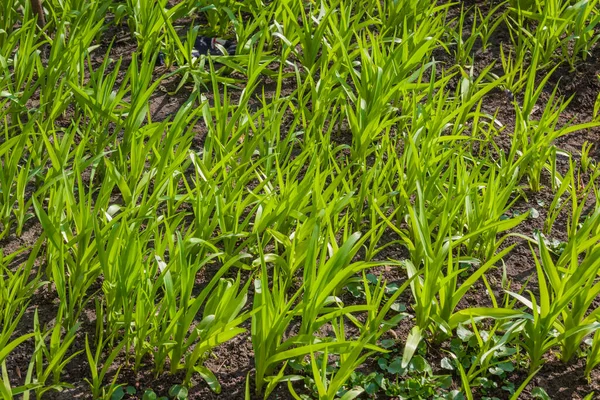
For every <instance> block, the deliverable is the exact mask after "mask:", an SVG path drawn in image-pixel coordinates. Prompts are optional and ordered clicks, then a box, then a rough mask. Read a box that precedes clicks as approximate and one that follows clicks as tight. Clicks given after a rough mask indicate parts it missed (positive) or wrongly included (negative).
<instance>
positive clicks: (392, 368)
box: [387, 358, 405, 374]
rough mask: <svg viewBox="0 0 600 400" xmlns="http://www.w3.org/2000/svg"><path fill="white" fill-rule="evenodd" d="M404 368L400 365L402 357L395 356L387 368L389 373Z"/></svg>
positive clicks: (394, 372) (397, 371) (395, 372)
mask: <svg viewBox="0 0 600 400" xmlns="http://www.w3.org/2000/svg"><path fill="white" fill-rule="evenodd" d="M404 370H405V368H403V367H402V359H400V358H395V359H394V360H393V361H392V362H391V363H390V365H389V366H388V368H387V371H388V372H389V373H390V374H397V373H400V372H401V371H404Z"/></svg>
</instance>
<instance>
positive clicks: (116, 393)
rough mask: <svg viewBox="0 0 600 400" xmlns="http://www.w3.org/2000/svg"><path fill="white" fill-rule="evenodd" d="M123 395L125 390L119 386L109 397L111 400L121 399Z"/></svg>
mask: <svg viewBox="0 0 600 400" xmlns="http://www.w3.org/2000/svg"><path fill="white" fill-rule="evenodd" d="M123 397H125V390H123V387H122V386H119V387H118V388H117V389H116V390H115V391H114V392H113V394H112V396H111V397H110V399H111V400H121V399H122V398H123Z"/></svg>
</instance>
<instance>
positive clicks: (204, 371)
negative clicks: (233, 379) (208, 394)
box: [194, 366, 221, 394]
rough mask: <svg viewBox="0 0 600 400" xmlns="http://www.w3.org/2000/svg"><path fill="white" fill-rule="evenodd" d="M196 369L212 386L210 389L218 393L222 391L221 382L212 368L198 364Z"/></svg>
mask: <svg viewBox="0 0 600 400" xmlns="http://www.w3.org/2000/svg"><path fill="white" fill-rule="evenodd" d="M194 370H195V371H196V372H197V373H198V374H199V375H200V376H201V377H202V379H204V380H205V381H206V383H207V384H208V386H209V387H210V390H212V391H213V392H215V393H217V394H219V393H221V384H220V383H219V380H218V379H217V377H216V376H215V374H213V372H212V371H211V370H210V369H208V368H206V367H204V366H197V367H195V368H194Z"/></svg>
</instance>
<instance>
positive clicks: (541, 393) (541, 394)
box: [531, 386, 550, 400]
mask: <svg viewBox="0 0 600 400" xmlns="http://www.w3.org/2000/svg"><path fill="white" fill-rule="evenodd" d="M531 397H532V398H534V399H542V400H550V396H548V393H546V391H545V390H544V389H542V388H541V387H539V386H537V387H534V388H533V390H532V391H531Z"/></svg>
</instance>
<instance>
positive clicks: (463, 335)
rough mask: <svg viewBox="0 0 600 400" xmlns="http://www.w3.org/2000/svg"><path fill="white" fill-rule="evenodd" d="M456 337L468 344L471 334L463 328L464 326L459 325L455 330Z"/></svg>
mask: <svg viewBox="0 0 600 400" xmlns="http://www.w3.org/2000/svg"><path fill="white" fill-rule="evenodd" d="M456 335H457V336H458V337H459V338H460V340H462V341H463V342H468V341H469V339H471V337H473V332H471V331H470V330H469V329H467V328H465V326H464V325H463V324H459V325H458V327H457V328H456Z"/></svg>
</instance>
